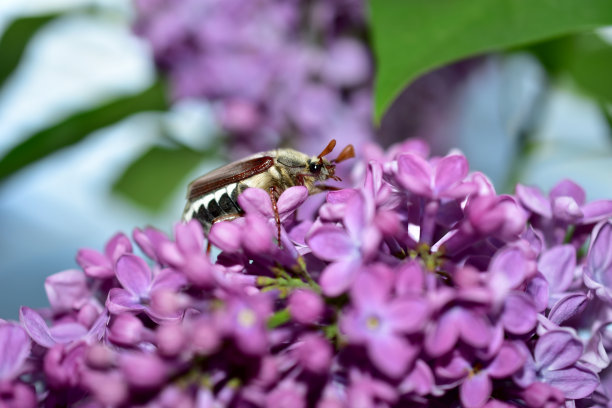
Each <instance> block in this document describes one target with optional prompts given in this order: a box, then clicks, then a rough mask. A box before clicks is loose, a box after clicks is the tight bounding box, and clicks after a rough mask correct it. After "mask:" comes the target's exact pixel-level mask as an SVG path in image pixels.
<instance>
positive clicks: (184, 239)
mask: <svg viewBox="0 0 612 408" xmlns="http://www.w3.org/2000/svg"><path fill="white" fill-rule="evenodd" d="M367 155H368V156H370V157H369V158H370V159H371V160H370V161H369V162H368V163H367V166H365V165H363V163H362V165H363V171H362V174H363V177H362V178H363V179H362V180H361V181H360V182H358V184H357V187H356V188H353V189H343V190H338V191H333V192H330V193H328V195H327V200H326V202H325V203H324V204H323V205H322V206H321V207H320V208H319V211H318V215H317V217H316V219H314V220H313V219H300V218H299V217H298V216H297V215H296V210H297V209H298V208H299V207H300V205H301V204H302V203H303V202H304V201H305V200H306V199H307V196H308V192H307V190H306V188H305V187H292V188H290V189H288V190H286V191H285V192H284V193H283V194H282V195H281V197H280V199H279V200H278V203H277V208H278V215H279V218H280V220H281V223H282V226H281V227H282V228H281V236H280V242H276V241H277V238H276V237H277V231H276V223H275V213H274V211H273V210H272V204H271V202H270V198H269V195H268V194H267V192H265V191H263V190H259V189H248V190H246V191H245V192H244V193H242V194H241V195H240V196H239V198H238V200H239V203H240V205H241V207H242V208H243V209H244V211H245V216H244V217H241V218H238V219H236V220H234V221H232V222H219V223H216V224H214V225H213V227H212V229H211V231H210V233H209V239H210V241H211V242H212V244H213V245H215V246H216V247H218V248H219V249H220V250H221V252H220V254H219V255H218V256H217V258H216V260H214V261H213V260H211V258H210V257H209V255H207V253H206V250H205V240H204V236H203V231H202V228H201V226H200V225H199V224H198V223H197V222H190V223H188V224H178V225H176V227H175V230H174V239H170V238H168V237H167V236H165V235H164V234H163V233H161V232H160V231H158V230H155V229H153V228H145V229H144V230H140V229H136V230H134V232H133V241H135V243H136V244H137V246H138V248H139V249H140V251H141V252H142V253H143V254H144V256H140V255H137V254H136V253H135V248H134V247H133V246H132V243H131V242H130V240H129V239H128V237H126V236H125V235H123V234H118V235H116V236H115V237H113V238H112V239H111V240H110V241H109V243H108V244H107V246H106V248H105V250H104V252H103V253H100V252H97V251H95V250H90V249H83V250H81V251H79V253H78V256H77V261H78V263H79V265H80V266H81V268H82V270H68V271H64V272H60V273H58V274H56V275H53V276H50V277H49V278H48V279H47V281H46V284H45V289H46V291H47V294H48V297H49V302H50V305H51V307H50V308H49V309H47V310H42V311H35V310H32V309H30V308H27V307H23V308H22V309H21V311H20V320H21V322H20V324H18V323H12V322H1V323H0V405H1V406H6V407H33V406H36V405H37V404H40V405H44V406H58V405H61V406H86V407H106V406H147V407H224V406H228V407H272V408H275V407H298V408H299V407H319V408H330V407H403V406H409V407H459V406H463V407H467V408H480V407H489V408H502V407H512V406H523V407H531V408H551V407H560V406H567V407H573V406H575V407H586V406H588V407H609V406H610V404H612V388H611V387H610V381H609V379H610V378H611V376H610V370H612V368H611V367H609V365H610V359H609V355H610V352H612V335H611V333H610V331H609V330H607V325H608V324H609V323H610V322H612V221H611V220H610V217H611V216H612V201H604V200H602V201H595V202H591V203H585V195H584V192H583V190H582V189H581V188H580V187H579V186H577V185H576V184H574V183H573V182H571V181H569V180H565V181H562V182H561V183H559V184H558V185H557V186H556V187H555V188H553V190H552V191H551V192H550V194H549V195H548V197H547V196H545V195H543V194H542V193H541V192H540V191H539V190H537V189H534V188H529V187H525V186H521V185H519V186H518V187H517V189H516V195H514V196H510V195H498V194H496V193H495V190H494V189H493V186H492V185H491V183H490V182H489V181H488V180H487V178H486V176H484V175H483V174H481V173H478V172H473V173H469V169H468V163H467V161H466V159H465V157H463V156H462V155H460V154H450V155H448V156H445V157H428V149H427V146H426V145H424V144H423V143H421V142H419V141H409V142H406V143H403V144H401V145H397V146H394V147H392V148H391V149H389V151H388V152H382V151H381V150H380V149H377V148H372V149H369V150H368V153H367ZM587 245H588V246H587ZM145 258H148V259H149V260H148V261H147V260H146V259H145Z"/></svg>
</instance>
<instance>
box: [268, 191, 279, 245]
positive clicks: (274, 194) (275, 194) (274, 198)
mask: <svg viewBox="0 0 612 408" xmlns="http://www.w3.org/2000/svg"><path fill="white" fill-rule="evenodd" d="M268 193H269V194H270V200H271V201H272V211H274V221H276V233H277V238H278V247H279V248H281V222H280V215H279V213H278V206H277V205H276V202H277V197H278V196H279V195H280V194H279V192H278V189H277V188H276V187H275V186H272V187H270V190H269V192H268Z"/></svg>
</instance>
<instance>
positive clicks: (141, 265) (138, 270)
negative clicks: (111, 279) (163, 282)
mask: <svg viewBox="0 0 612 408" xmlns="http://www.w3.org/2000/svg"><path fill="white" fill-rule="evenodd" d="M152 278H153V276H152V273H151V269H150V268H149V265H147V263H146V262H145V261H144V259H142V258H140V257H139V256H136V255H132V254H126V255H124V256H122V257H121V258H119V260H118V261H117V279H118V280H119V282H120V283H121V286H123V287H124V288H125V289H126V290H128V291H129V292H131V293H132V294H134V295H136V296H143V295H148V293H149V287H150V285H151V280H152Z"/></svg>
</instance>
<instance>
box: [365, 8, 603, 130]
mask: <svg viewBox="0 0 612 408" xmlns="http://www.w3.org/2000/svg"><path fill="white" fill-rule="evenodd" d="M370 6H371V15H372V31H373V33H372V34H373V38H374V48H375V54H376V58H377V67H378V68H377V69H378V72H377V78H376V91H375V115H376V119H378V120H380V117H381V116H382V114H383V113H384V111H385V110H386V108H387V107H388V105H389V104H390V103H391V102H392V101H393V99H394V98H395V97H396V96H397V95H398V93H399V92H400V91H401V89H402V88H403V87H404V86H405V85H407V84H408V83H409V82H410V81H412V80H413V79H414V78H415V77H417V76H418V75H420V74H422V73H424V72H425V71H427V70H430V69H432V68H434V67H438V66H440V65H443V64H445V63H448V62H451V61H455V60H457V59H460V58H464V57H467V56H470V55H476V54H480V53H483V52H486V51H491V50H498V49H503V48H507V47H512V46H516V45H519V44H526V43H530V42H535V41H539V40H542V39H547V38H552V37H555V36H560V35H563V34H567V33H572V32H578V31H582V30H586V29H591V28H594V27H600V26H603V25H608V24H612V1H610V0H370Z"/></svg>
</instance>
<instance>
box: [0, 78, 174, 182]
mask: <svg viewBox="0 0 612 408" xmlns="http://www.w3.org/2000/svg"><path fill="white" fill-rule="evenodd" d="M165 95H166V94H165V90H164V86H163V84H162V83H161V82H157V83H155V84H154V85H153V86H151V87H150V88H148V89H146V90H144V91H143V92H141V93H139V94H137V95H133V96H128V97H124V98H121V99H117V100H114V101H112V102H109V103H106V104H104V105H102V106H98V107H96V108H94V109H91V110H88V111H85V112H80V113H77V114H74V115H73V116H71V117H69V118H67V119H65V120H64V121H62V122H60V123H58V124H56V125H54V126H52V127H49V128H47V129H44V130H41V131H39V132H36V133H34V134H33V135H31V136H30V137H28V138H27V139H26V140H24V141H23V142H21V143H20V144H18V145H17V146H15V147H13V148H12V149H11V150H9V152H8V153H7V154H6V155H5V156H4V157H2V158H1V159H0V181H1V180H3V179H6V178H7V177H8V176H10V175H12V174H14V173H15V172H16V171H18V170H21V169H22V168H24V167H26V166H27V165H29V164H31V163H33V162H35V161H37V160H40V159H42V158H44V157H46V156H48V155H50V154H52V153H54V152H56V151H58V150H60V149H62V148H64V147H67V146H70V145H73V144H75V143H77V142H79V141H81V140H82V139H84V138H86V137H87V136H88V135H89V134H91V133H92V132H94V131H95V130H98V129H101V128H103V127H105V126H109V125H112V124H113V123H116V122H118V121H120V120H121V119H124V118H126V117H128V116H130V115H132V114H134V113H137V112H142V111H152V110H166V109H167V106H168V104H167V102H166V97H165Z"/></svg>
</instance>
